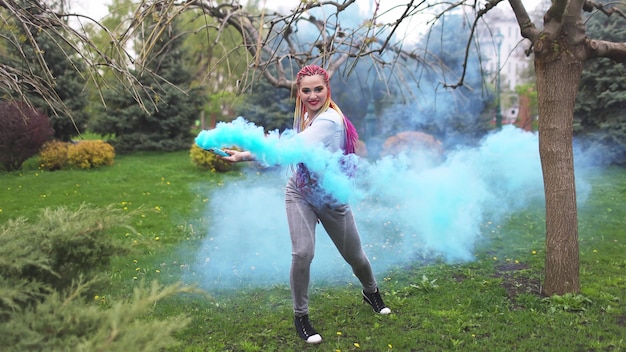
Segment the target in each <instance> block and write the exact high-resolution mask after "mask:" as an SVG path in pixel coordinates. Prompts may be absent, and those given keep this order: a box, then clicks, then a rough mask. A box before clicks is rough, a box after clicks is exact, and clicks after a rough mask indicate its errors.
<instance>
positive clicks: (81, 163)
mask: <svg viewBox="0 0 626 352" xmlns="http://www.w3.org/2000/svg"><path fill="white" fill-rule="evenodd" d="M114 158H115V149H114V148H113V146H112V145H110V144H109V143H107V142H104V141H100V140H89V141H81V142H78V143H76V144H73V145H71V146H70V147H69V149H68V151H67V160H68V163H69V164H70V165H72V166H76V167H79V168H81V169H91V168H94V167H98V166H102V165H113V159H114Z"/></svg>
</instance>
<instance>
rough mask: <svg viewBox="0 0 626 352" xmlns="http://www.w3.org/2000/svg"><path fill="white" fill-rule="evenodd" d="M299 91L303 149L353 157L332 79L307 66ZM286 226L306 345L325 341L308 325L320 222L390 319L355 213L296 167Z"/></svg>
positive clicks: (244, 155) (235, 155) (352, 136)
mask: <svg viewBox="0 0 626 352" xmlns="http://www.w3.org/2000/svg"><path fill="white" fill-rule="evenodd" d="M296 86H297V89H298V92H297V96H296V108H295V112H294V124H293V128H294V130H295V131H296V132H297V133H298V134H297V136H296V137H294V138H301V139H302V140H303V141H304V142H305V145H319V144H322V145H323V146H324V148H326V149H328V150H329V151H330V152H336V151H339V150H342V151H344V153H351V152H352V153H353V152H354V146H355V143H356V140H357V139H358V136H357V134H356V131H355V130H354V127H353V126H352V124H351V123H350V122H349V121H348V120H347V119H346V118H345V117H344V115H343V113H342V112H341V110H340V109H339V106H337V104H335V102H334V101H333V100H332V99H331V95H330V85H329V76H328V73H327V72H326V70H324V69H323V68H321V67H319V66H316V65H309V66H305V67H303V68H302V69H301V70H300V72H298V75H297V77H296ZM226 152H227V153H228V154H230V156H228V157H224V158H223V159H224V160H229V161H232V162H238V161H247V160H254V155H252V153H250V152H249V151H236V150H230V149H227V150H226ZM285 195H286V209H287V222H288V225H289V233H290V236H291V245H292V261H291V272H290V286H291V293H292V298H293V311H294V315H295V318H294V325H295V328H296V331H297V332H298V335H299V336H300V337H301V338H302V339H303V340H305V341H306V342H307V343H312V344H315V343H320V342H322V337H321V336H320V334H318V332H317V331H316V330H315V329H314V328H313V326H312V325H311V322H310V320H309V296H308V289H309V276H310V275H309V274H310V267H311V262H312V260H313V255H314V252H315V227H316V225H317V223H318V221H319V222H321V224H322V226H324V229H325V230H326V232H327V233H328V235H329V236H330V238H331V240H332V241H333V243H334V244H335V246H336V247H337V249H338V250H339V253H340V254H341V255H342V257H343V258H344V259H345V260H346V262H347V263H348V264H349V265H350V266H351V267H352V271H353V272H354V274H355V275H356V277H357V278H358V279H359V281H360V282H361V284H362V286H363V289H362V291H361V295H362V296H363V300H364V301H365V302H367V303H369V304H370V305H371V306H372V308H373V309H374V312H376V313H379V314H389V313H391V310H390V309H389V308H387V307H386V306H385V303H384V302H383V299H382V297H381V296H380V293H379V291H378V284H377V282H376V279H375V278H374V274H373V272H372V267H371V265H370V262H369V259H368V258H367V256H366V254H365V252H364V251H363V247H362V245H361V238H360V235H359V231H358V229H357V226H356V223H355V220H354V217H353V214H352V210H351V209H350V206H349V205H348V204H339V203H338V202H336V201H335V200H334V199H333V197H332V196H330V195H328V194H326V192H325V191H324V190H323V189H322V188H321V187H320V186H319V185H318V184H317V182H316V176H315V174H312V173H311V172H309V170H308V169H307V168H306V165H304V164H298V165H297V167H295V170H294V173H293V175H292V176H291V178H290V179H289V181H288V182H287V186H286V192H285Z"/></svg>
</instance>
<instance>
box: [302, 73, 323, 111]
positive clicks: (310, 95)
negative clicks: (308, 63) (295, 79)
mask: <svg viewBox="0 0 626 352" xmlns="http://www.w3.org/2000/svg"><path fill="white" fill-rule="evenodd" d="M298 95H299V96H300V99H301V100H302V103H304V106H305V107H306V110H307V112H308V113H309V115H313V116H314V115H315V114H317V112H318V111H319V110H320V109H321V108H322V106H324V104H325V103H326V99H328V87H326V83H325V82H324V77H322V76H320V75H314V76H304V77H302V79H301V80H300V87H299V88H298Z"/></svg>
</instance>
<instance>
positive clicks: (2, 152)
mask: <svg viewBox="0 0 626 352" xmlns="http://www.w3.org/2000/svg"><path fill="white" fill-rule="evenodd" d="M53 133H54V131H53V130H52V127H50V121H49V120H48V116H46V115H45V114H43V113H41V112H39V111H37V110H34V109H32V108H31V107H30V106H29V105H27V104H26V103H24V102H19V101H8V102H2V103H0V169H4V170H6V171H15V170H19V169H20V168H21V167H22V164H23V163H24V161H26V160H27V159H28V158H30V157H32V156H35V155H37V152H39V149H40V148H41V146H42V145H43V144H44V143H45V142H46V140H48V138H50V137H51V136H52V134H53Z"/></svg>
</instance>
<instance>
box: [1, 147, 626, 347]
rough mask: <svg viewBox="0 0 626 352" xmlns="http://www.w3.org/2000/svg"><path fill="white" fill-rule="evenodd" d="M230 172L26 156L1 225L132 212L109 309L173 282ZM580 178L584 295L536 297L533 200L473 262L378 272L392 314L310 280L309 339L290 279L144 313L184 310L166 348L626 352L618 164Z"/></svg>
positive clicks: (539, 225)
mask: <svg viewBox="0 0 626 352" xmlns="http://www.w3.org/2000/svg"><path fill="white" fill-rule="evenodd" d="M238 177H241V176H240V174H239V172H237V171H233V172H230V173H228V174H219V173H211V172H208V171H206V170H200V169H198V168H196V167H195V166H194V165H192V163H191V161H190V159H189V156H188V153H187V152H178V153H165V154H161V153H147V154H137V155H129V156H117V157H116V161H115V164H114V165H113V166H110V167H102V168H98V169H95V170H87V171H85V170H64V171H56V172H44V171H41V170H39V169H38V168H37V165H36V162H29V163H27V164H26V165H25V168H24V170H23V171H20V172H15V173H8V174H1V175H0V180H1V181H0V182H1V188H0V224H2V223H4V222H6V221H7V220H8V219H10V218H15V217H18V216H25V217H27V218H33V217H35V216H36V215H37V213H38V212H39V211H40V210H42V209H44V208H46V207H59V206H65V207H79V206H80V205H81V204H83V203H88V204H92V205H96V206H101V207H106V206H109V205H114V206H115V207H119V208H120V209H123V210H127V211H129V212H132V214H133V220H132V223H131V227H130V228H128V229H127V230H117V231H118V232H117V233H115V234H114V236H116V237H117V238H118V239H119V240H120V241H124V243H126V244H127V245H128V248H129V249H130V252H129V254H128V255H126V256H124V257H118V258H115V259H114V260H113V263H112V265H111V267H110V268H109V269H108V271H107V275H108V277H110V284H109V286H108V288H106V289H104V290H103V292H102V293H101V294H100V295H98V302H97V304H101V305H103V307H107V306H108V305H110V304H112V303H113V302H115V301H116V300H120V299H123V298H127V297H129V296H130V295H131V293H132V290H133V288H134V287H135V286H136V285H138V284H139V283H140V282H142V281H151V280H159V282H161V283H165V284H168V283H174V282H177V281H179V280H181V278H182V277H183V274H184V273H185V271H186V269H187V266H188V264H189V261H190V258H188V257H187V256H188V253H191V252H193V250H194V249H195V248H197V247H198V246H199V245H200V244H201V243H202V240H203V239H204V237H205V234H206V232H207V228H208V226H210V224H211V221H212V219H211V218H210V217H208V216H207V215H206V214H207V213H206V207H207V205H208V204H209V199H208V197H209V196H208V195H209V194H210V190H211V189H212V188H214V187H220V186H221V185H223V184H224V183H225V182H229V181H230V180H232V179H234V178H238ZM590 180H591V183H592V185H593V191H592V194H591V195H590V198H589V199H588V200H587V201H586V202H585V203H584V204H579V238H580V273H581V278H580V279H581V294H580V295H572V296H563V297H551V298H545V297H542V296H540V295H539V292H540V289H541V283H542V272H543V259H544V257H543V255H544V238H545V226H544V216H545V215H544V212H543V209H542V208H543V205H542V204H538V205H535V206H533V207H529V208H528V209H526V210H525V211H523V212H520V213H515V214H510V215H509V216H508V217H507V218H506V219H505V220H504V221H503V222H501V223H497V224H492V223H487V224H484V226H483V232H484V234H483V236H484V237H485V238H486V241H485V242H484V245H482V246H481V248H480V249H479V251H478V253H477V256H476V260H474V261H472V262H468V263H462V264H446V263H443V262H438V261H434V262H430V263H428V264H425V263H417V262H416V263H415V264H414V265H409V266H403V267H397V268H393V269H391V270H389V271H387V272H382V273H378V274H379V281H380V285H381V288H382V290H383V293H384V299H385V301H386V303H387V304H388V306H390V307H391V309H392V310H393V314H391V315H389V316H378V315H375V314H374V313H373V312H372V311H371V309H369V308H368V306H366V305H364V304H363V303H362V301H361V298H360V293H359V288H358V287H356V286H355V285H354V284H352V283H345V284H333V285H324V284H321V283H315V282H314V283H312V287H311V292H310V299H311V304H312V307H311V318H312V320H313V323H314V325H315V326H316V327H317V329H318V330H319V332H320V333H321V334H322V336H323V337H324V340H325V341H324V342H323V343H322V344H321V345H319V346H307V345H306V344H305V343H303V342H302V341H301V340H300V339H299V338H298V337H297V336H296V334H295V332H294V330H293V322H292V312H291V296H290V292H289V288H288V278H287V277H286V278H285V282H284V284H279V285H273V286H271V287H247V288H245V289H237V290H232V291H228V290H225V291H222V292H207V294H206V295H202V294H193V295H192V294H186V295H180V296H176V297H172V298H169V299H166V300H163V301H161V302H159V303H158V304H157V305H155V307H154V310H153V312H152V317H147V318H162V317H170V316H177V315H180V314H185V315H187V316H189V317H190V318H191V319H192V322H191V324H189V325H188V326H187V327H185V328H184V329H182V330H180V331H179V332H178V334H177V335H176V337H177V338H178V339H179V340H180V342H181V344H180V346H179V347H178V348H175V349H173V350H174V351H301V350H317V351H623V350H626V326H625V325H626V302H625V300H626V246H625V244H626V202H625V200H626V170H624V169H621V168H612V169H609V170H603V171H602V172H600V171H598V172H597V173H596V174H595V175H591V177H590ZM276 211H282V209H277V210H276Z"/></svg>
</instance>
